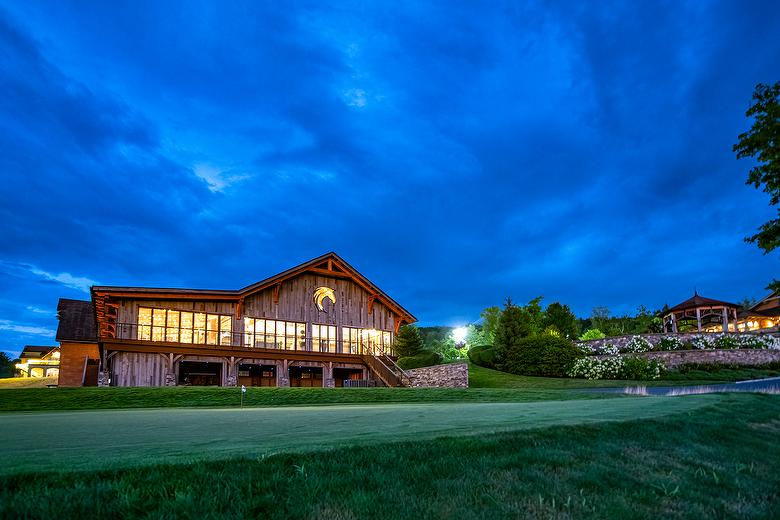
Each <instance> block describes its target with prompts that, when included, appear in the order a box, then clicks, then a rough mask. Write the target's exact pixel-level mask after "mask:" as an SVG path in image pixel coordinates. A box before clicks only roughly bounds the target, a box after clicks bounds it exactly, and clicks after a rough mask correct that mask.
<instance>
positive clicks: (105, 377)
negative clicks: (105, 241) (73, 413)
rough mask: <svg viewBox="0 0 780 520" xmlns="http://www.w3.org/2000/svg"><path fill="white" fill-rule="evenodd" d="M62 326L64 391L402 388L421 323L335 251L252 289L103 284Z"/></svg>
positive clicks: (67, 307) (66, 307)
mask: <svg viewBox="0 0 780 520" xmlns="http://www.w3.org/2000/svg"><path fill="white" fill-rule="evenodd" d="M58 318H59V320H60V322H59V327H58V330H57V340H58V341H59V342H60V345H61V363H60V386H82V385H101V386H102V385H112V386H114V385H115V386H173V385H220V386H235V385H246V386H311V387H323V386H325V387H330V386H345V385H346V386H363V385H369V384H371V385H373V384H380V385H387V386H401V385H402V384H403V372H402V371H400V369H398V367H397V365H395V363H394V358H395V356H394V351H393V338H394V336H395V334H396V333H397V332H398V328H399V327H400V326H401V325H403V324H408V323H413V322H414V321H416V318H415V317H414V316H413V315H412V314H411V313H409V311H407V310H406V309H404V308H403V307H401V306H400V305H399V304H398V303H396V302H395V301H394V300H393V299H392V298H390V297H389V296H388V295H387V294H386V293H385V292H384V291H382V290H381V289H379V288H378V287H377V286H375V285H374V284H373V283H371V282H370V281H369V280H368V279H367V278H365V277H364V276H363V275H362V274H360V273H359V272H358V271H357V270H355V269H354V268H353V267H352V266H350V265H349V264H348V263H347V262H345V261H344V260H343V259H341V258H340V257H339V256H338V255H336V254H335V253H328V254H326V255H323V256H320V257H318V258H315V259H313V260H310V261H308V262H305V263H303V264H301V265H298V266H296V267H293V268H292V269H289V270H287V271H284V272H282V273H279V274H277V275H275V276H272V277H270V278H267V279H265V280H262V281H260V282H258V283H255V284H253V285H250V286H248V287H245V288H243V289H240V290H199V289H162V288H143V287H108V286H95V287H92V289H91V301H80V300H66V299H61V300H60V302H59V305H58Z"/></svg>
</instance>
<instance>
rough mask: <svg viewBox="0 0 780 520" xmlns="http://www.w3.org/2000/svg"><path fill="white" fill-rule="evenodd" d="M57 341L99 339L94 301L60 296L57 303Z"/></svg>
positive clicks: (91, 340) (90, 340)
mask: <svg viewBox="0 0 780 520" xmlns="http://www.w3.org/2000/svg"><path fill="white" fill-rule="evenodd" d="M57 319H58V320H60V323H59V325H58V326H57V336H56V340H57V341H60V342H62V341H77V342H78V341H87V342H93V341H97V326H96V324H95V310H94V308H93V307H92V302H90V301H85V300H70V299H67V298H60V301H59V303H57Z"/></svg>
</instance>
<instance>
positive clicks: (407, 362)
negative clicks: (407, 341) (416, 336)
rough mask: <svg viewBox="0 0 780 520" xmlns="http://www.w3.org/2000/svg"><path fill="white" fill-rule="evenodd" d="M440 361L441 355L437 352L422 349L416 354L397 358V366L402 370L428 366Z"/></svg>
mask: <svg viewBox="0 0 780 520" xmlns="http://www.w3.org/2000/svg"><path fill="white" fill-rule="evenodd" d="M441 362H442V356H441V354H439V353H438V352H433V351H431V350H426V351H423V352H421V353H419V354H417V355H416V356H408V357H401V358H398V366H400V367H401V368H403V369H404V370H409V369H412V368H422V367H429V366H432V365H438V364H440V363H441Z"/></svg>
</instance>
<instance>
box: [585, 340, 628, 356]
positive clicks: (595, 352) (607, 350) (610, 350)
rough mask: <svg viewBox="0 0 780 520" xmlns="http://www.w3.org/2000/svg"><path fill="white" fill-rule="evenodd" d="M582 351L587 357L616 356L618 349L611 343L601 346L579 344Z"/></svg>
mask: <svg viewBox="0 0 780 520" xmlns="http://www.w3.org/2000/svg"><path fill="white" fill-rule="evenodd" d="M580 348H581V349H582V351H583V352H584V353H585V354H586V355H588V356H604V355H606V356H616V355H617V354H618V353H619V352H620V349H619V348H618V347H617V345H613V344H612V343H604V344H602V345H599V344H596V343H582V344H580Z"/></svg>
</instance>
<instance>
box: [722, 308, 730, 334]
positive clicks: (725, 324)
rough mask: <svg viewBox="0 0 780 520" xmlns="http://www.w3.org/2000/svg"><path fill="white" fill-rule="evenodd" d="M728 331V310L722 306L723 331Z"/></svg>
mask: <svg viewBox="0 0 780 520" xmlns="http://www.w3.org/2000/svg"><path fill="white" fill-rule="evenodd" d="M728 331H729V311H728V309H726V307H723V332H728Z"/></svg>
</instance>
